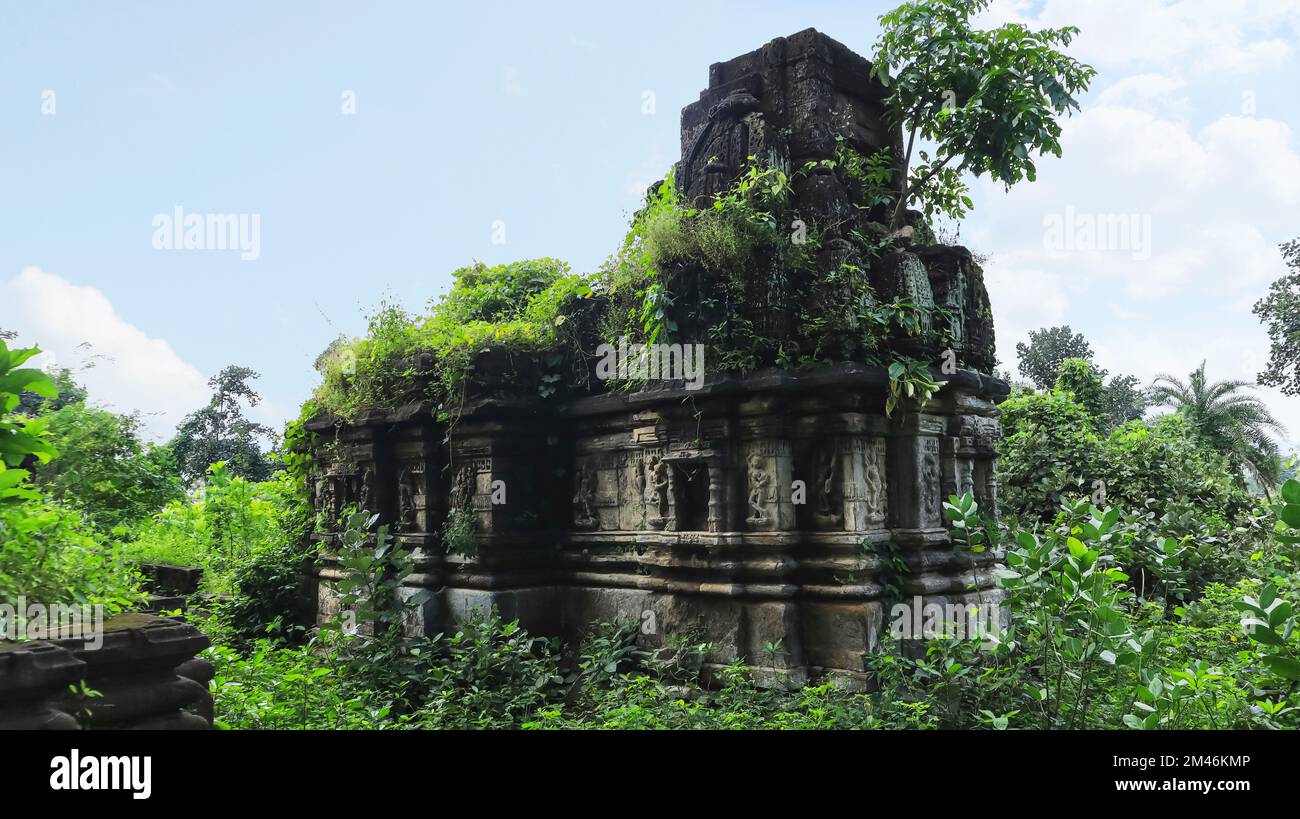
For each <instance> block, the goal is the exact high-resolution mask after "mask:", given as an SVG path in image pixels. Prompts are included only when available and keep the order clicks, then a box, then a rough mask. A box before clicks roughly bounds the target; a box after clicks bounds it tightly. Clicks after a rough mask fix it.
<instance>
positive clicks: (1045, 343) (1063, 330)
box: [1016, 324, 1092, 390]
mask: <svg viewBox="0 0 1300 819" xmlns="http://www.w3.org/2000/svg"><path fill="white" fill-rule="evenodd" d="M1016 355H1017V356H1018V357H1019V358H1020V374H1021V375H1022V376H1024V377H1025V378H1028V379H1029V380H1030V381H1031V382H1033V385H1034V386H1035V387H1037V388H1038V389H1040V390H1046V389H1051V387H1052V386H1053V385H1054V384H1055V383H1056V375H1057V373H1058V372H1060V369H1061V362H1062V361H1065V359H1067V358H1082V359H1084V360H1085V361H1091V360H1092V345H1091V344H1089V343H1088V340H1087V339H1085V338H1084V337H1083V334H1082V333H1076V332H1074V331H1073V330H1071V329H1070V325H1068V324H1064V325H1061V326H1060V327H1047V328H1044V329H1041V330H1030V331H1029V343H1028V344H1025V343H1024V342H1019V343H1017V344H1016Z"/></svg>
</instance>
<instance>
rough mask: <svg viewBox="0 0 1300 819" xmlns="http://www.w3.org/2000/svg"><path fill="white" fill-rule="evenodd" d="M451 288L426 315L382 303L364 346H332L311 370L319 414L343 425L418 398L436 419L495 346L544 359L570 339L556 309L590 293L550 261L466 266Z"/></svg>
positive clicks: (451, 406) (454, 403) (345, 343)
mask: <svg viewBox="0 0 1300 819" xmlns="http://www.w3.org/2000/svg"><path fill="white" fill-rule="evenodd" d="M452 279H453V285H452V289H451V292H450V293H449V294H447V295H446V296H445V297H443V298H442V299H440V300H436V301H433V302H432V303H431V304H430V307H429V312H428V315H426V316H423V317H417V316H411V315H409V314H408V313H407V312H406V311H404V310H402V309H401V308H400V307H396V306H394V305H390V304H383V305H381V306H380V308H379V309H378V311H377V312H376V313H375V314H374V315H372V316H371V317H370V323H369V328H368V331H367V333H366V335H365V336H364V337H363V338H359V339H352V340H344V341H343V342H342V343H336V344H333V345H331V348H330V349H329V350H327V351H326V353H325V355H324V356H323V357H322V359H321V360H320V362H319V369H320V371H321V376H322V383H321V385H320V387H318V388H317V390H316V395H315V400H316V402H317V403H318V405H319V406H320V407H321V408H322V409H326V410H329V411H332V412H335V413H337V414H339V415H342V416H344V417H351V416H353V415H354V414H355V413H356V412H357V411H359V410H360V409H362V408H366V407H384V406H395V405H397V404H400V403H402V402H404V401H413V400H425V399H427V400H432V401H433V402H434V404H435V406H437V407H438V409H439V412H440V413H444V414H445V413H447V412H449V411H450V410H452V409H454V408H455V407H456V406H458V405H459V403H460V401H461V400H462V399H463V397H464V387H465V379H466V377H467V375H468V374H469V373H470V372H471V369H472V367H473V362H474V357H475V355H476V354H477V353H479V352H480V351H482V350H484V349H486V348H492V347H500V348H506V349H510V350H513V351H516V352H519V353H522V354H527V355H534V354H535V355H537V356H538V357H543V356H544V354H546V353H548V352H552V351H554V350H556V349H557V348H558V347H559V346H560V343H561V341H562V340H563V339H566V338H569V336H568V335H567V330H568V328H567V327H566V319H567V315H566V313H565V308H566V307H567V306H568V305H569V304H570V302H572V301H573V300H575V299H583V298H586V297H587V296H589V295H590V293H591V288H590V286H589V285H588V283H587V282H586V281H585V280H584V279H583V278H582V277H580V276H575V275H573V274H571V273H569V267H568V265H567V264H565V263H564V262H560V261H556V260H554V259H535V260H531V261H524V262H514V263H511V264H504V265H497V266H495V267H488V266H487V265H484V264H481V263H475V264H473V265H471V266H469V267H463V268H461V269H459V270H457V271H455V272H454V273H453V274H452Z"/></svg>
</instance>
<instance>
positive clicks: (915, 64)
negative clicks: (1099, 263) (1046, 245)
mask: <svg viewBox="0 0 1300 819" xmlns="http://www.w3.org/2000/svg"><path fill="white" fill-rule="evenodd" d="M988 4H989V0H927V2H923V3H922V2H909V3H905V4H903V5H901V6H899V7H898V8H896V9H894V10H893V11H890V12H888V13H886V14H884V15H882V16H881V18H880V23H881V34H880V38H879V39H878V40H877V41H876V46H875V52H874V55H873V60H872V61H873V63H874V65H873V67H872V73H873V74H874V75H875V76H876V77H877V78H878V79H879V80H880V81H881V82H882V83H884V84H885V85H886V86H887V87H888V88H889V89H890V95H889V98H888V99H887V101H886V102H887V104H888V106H889V112H890V115H891V117H892V119H893V120H894V122H895V123H896V124H899V125H901V126H902V127H903V128H904V131H905V133H906V134H907V139H906V145H905V148H904V155H903V157H902V161H903V167H904V169H906V168H908V167H909V166H911V164H912V154H913V151H914V150H918V148H917V144H918V142H919V141H920V140H926V141H928V142H930V143H932V144H933V145H934V146H935V149H934V155H933V157H932V156H931V155H930V154H929V153H927V152H926V151H923V150H921V151H919V154H918V155H919V158H920V161H919V162H918V163H916V165H915V166H914V167H911V172H910V174H906V175H905V176H904V178H903V180H902V184H901V196H899V199H898V202H897V204H896V205H895V208H894V214H893V218H892V224H891V227H897V226H899V224H900V223H901V222H902V219H903V216H904V213H905V211H906V207H907V204H908V202H909V200H911V199H916V200H917V201H918V203H919V204H920V205H921V208H922V210H924V211H925V215H926V218H927V219H928V218H930V217H931V216H932V215H933V213H935V212H936V211H937V212H940V213H943V214H945V215H947V216H949V217H951V218H954V219H960V218H962V217H963V216H964V215H965V212H966V211H967V210H968V209H969V208H970V206H971V202H970V198H969V197H968V196H967V189H966V186H965V184H964V183H963V182H962V180H961V175H962V174H963V173H965V172H970V173H973V174H974V175H976V176H980V175H982V174H984V173H988V174H989V175H990V176H991V177H992V178H993V179H995V180H997V181H999V182H1002V183H1003V184H1004V185H1006V186H1007V187H1010V186H1011V185H1013V184H1015V183H1017V182H1019V181H1020V180H1021V179H1024V178H1027V179H1029V181H1031V182H1032V181H1033V180H1034V178H1035V176H1036V173H1037V172H1036V169H1035V167H1034V159H1033V155H1034V154H1040V155H1041V154H1044V153H1051V154H1054V155H1056V156H1060V155H1061V145H1060V142H1059V138H1060V135H1061V126H1060V125H1059V124H1058V123H1057V122H1056V118H1057V117H1058V116H1060V115H1061V114H1064V113H1067V112H1068V111H1069V110H1070V109H1077V108H1078V107H1079V104H1078V101H1077V100H1076V99H1075V95H1076V94H1079V93H1082V92H1083V91H1086V90H1087V88H1088V83H1089V82H1091V80H1092V78H1093V76H1094V75H1095V74H1096V71H1095V70H1094V69H1093V68H1091V67H1090V66H1087V65H1084V64H1082V63H1080V62H1078V61H1077V60H1075V59H1073V58H1071V57H1067V56H1066V55H1064V54H1062V53H1060V52H1059V51H1057V50H1056V49H1057V48H1058V47H1065V46H1068V45H1069V44H1070V41H1071V39H1073V37H1074V35H1075V34H1077V33H1078V29H1077V28H1074V27H1072V26H1067V27H1064V28H1057V29H1043V30H1041V31H1032V30H1030V29H1029V28H1027V27H1025V26H1023V25H1021V24H1019V23H1008V24H1006V25H1003V26H1001V27H999V28H996V29H991V30H977V29H972V28H971V25H970V18H971V17H972V16H973V15H974V14H977V13H978V12H980V11H983V10H984V9H985V8H986V7H987V6H988ZM1049 383H1050V382H1049Z"/></svg>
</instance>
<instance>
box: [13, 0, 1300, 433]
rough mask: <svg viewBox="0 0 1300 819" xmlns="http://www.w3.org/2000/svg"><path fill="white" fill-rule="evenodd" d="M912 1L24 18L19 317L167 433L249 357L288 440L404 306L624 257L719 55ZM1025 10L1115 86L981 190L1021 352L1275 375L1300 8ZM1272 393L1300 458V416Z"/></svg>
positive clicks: (996, 11)
mask: <svg viewBox="0 0 1300 819" xmlns="http://www.w3.org/2000/svg"><path fill="white" fill-rule="evenodd" d="M891 5H893V4H892V3H863V2H858V3H848V2H845V3H799V4H791V3H776V2H773V3H763V2H752V0H751V2H745V3H727V2H716V3H708V2H690V3H674V2H661V3H654V4H637V5H635V6H633V5H630V4H611V3H592V4H536V3H509V2H494V3H464V4H435V3H378V4H374V7H373V8H371V7H369V4H367V5H363V4H355V3H349V4H343V3H338V4H334V3H324V4H318V5H314V6H309V5H308V4H306V3H301V4H285V3H276V4H271V3H239V2H222V3H220V4H217V3H207V4H202V5H200V4H166V3H130V4H113V5H112V6H110V5H109V4H103V3H85V4H76V3H41V4H23V5H19V4H10V5H7V6H6V7H5V9H4V10H3V11H2V12H0V195H3V197H4V200H5V203H6V207H5V209H4V218H3V219H0V327H4V328H9V329H15V330H18V331H19V333H20V341H23V342H27V343H39V344H41V345H42V346H43V347H44V348H46V349H48V350H50V351H51V352H52V354H53V356H54V358H55V360H57V362H58V363H60V364H65V365H75V364H76V363H78V362H79V361H80V360H81V359H83V358H84V357H85V355H86V353H85V352H84V351H79V350H78V349H77V345H78V344H80V343H81V342H90V343H91V344H92V345H93V350H94V352H96V353H98V354H101V355H104V356H109V357H110V358H111V360H100V363H99V364H98V365H97V366H96V367H95V369H94V370H91V371H88V372H86V373H85V374H84V379H85V380H86V381H87V382H88V384H89V386H90V387H91V390H92V394H93V396H95V397H97V398H98V399H99V400H100V401H101V402H102V403H104V404H107V405H110V406H113V407H114V408H116V409H119V410H130V409H139V410H142V411H144V412H146V413H150V414H151V415H150V419H151V420H150V425H151V429H152V430H153V431H154V433H155V434H157V435H165V434H167V433H168V432H169V431H170V429H171V427H172V426H173V425H174V424H175V423H176V422H177V421H179V420H180V417H181V416H182V415H183V414H184V412H186V411H188V410H190V409H193V408H194V407H196V406H197V405H198V404H200V403H202V401H203V400H205V398H206V393H207V390H206V387H205V385H204V381H205V379H206V377H207V376H208V375H210V374H211V373H213V372H215V371H216V370H218V369H220V368H221V367H222V366H223V365H225V364H229V363H238V364H244V365H247V366H251V367H254V368H256V369H258V370H259V371H260V372H261V373H262V379H261V380H260V382H259V385H258V386H259V387H260V389H261V391H262V392H263V393H264V395H265V396H266V399H267V401H266V404H265V405H264V406H263V407H260V408H259V409H258V414H259V415H260V416H261V417H262V418H263V419H264V420H268V421H274V422H279V421H281V420H283V419H284V418H286V417H289V416H291V415H293V414H296V408H297V406H298V404H299V403H300V402H301V401H302V400H303V399H305V398H306V397H308V395H309V394H310V391H311V389H312V387H313V385H314V384H315V381H316V374H315V372H314V371H313V370H312V368H311V362H312V360H313V359H314V357H315V356H316V354H317V353H318V352H319V351H320V350H321V349H322V348H323V347H324V346H325V344H327V343H328V342H329V340H330V339H331V338H333V337H334V336H336V335H338V334H339V333H340V332H341V333H345V334H349V335H352V334H357V333H359V332H361V331H362V329H363V328H364V314H365V312H366V310H368V309H369V308H370V307H372V306H373V305H375V304H376V303H377V302H378V301H379V300H380V299H381V298H389V299H392V300H395V301H397V302H400V303H402V304H404V305H406V306H408V307H410V308H420V307H421V306H422V305H423V304H424V303H425V302H426V301H427V300H428V298H429V297H431V296H434V295H436V294H439V293H442V292H445V290H446V289H447V287H448V285H449V283H450V273H451V271H452V270H454V269H455V268H456V267H459V266H461V265H463V264H466V263H468V262H470V261H471V260H474V259H479V260H482V261H486V262H490V263H494V262H500V261H507V260H511V259H520V258H531V257H537V256H554V257H558V258H563V259H566V260H568V261H569V262H570V263H572V265H573V266H574V268H575V269H577V270H591V269H593V268H594V267H595V266H596V265H598V264H599V262H600V261H601V260H602V259H603V258H604V257H605V256H606V255H607V254H608V253H609V252H610V250H611V249H612V248H613V247H614V246H615V245H616V243H617V242H618V241H619V240H620V238H621V237H622V235H623V231H624V229H625V226H626V222H627V217H628V215H629V213H630V211H631V209H632V208H633V207H634V206H635V205H636V203H637V200H638V198H639V194H640V191H641V190H643V189H644V187H645V185H646V184H647V183H648V182H649V181H651V180H652V179H654V178H656V177H658V176H660V175H661V174H662V173H663V172H664V170H666V168H667V167H668V166H669V165H670V164H671V163H672V162H673V161H674V160H675V159H676V158H677V154H678V149H679V146H678V114H679V111H680V109H681V107H682V106H683V105H685V104H687V103H688V102H691V101H692V100H694V99H695V98H696V97H697V95H698V94H699V92H700V91H701V90H702V89H703V88H704V86H705V85H706V84H707V79H708V66H709V64H710V63H712V62H716V61H719V60H723V59H727V58H730V57H732V56H735V55H737V54H740V53H743V52H745V51H748V50H751V49H753V48H756V47H758V46H759V45H761V44H763V43H765V42H766V41H768V40H770V39H771V38H772V37H775V36H779V35H783V34H790V33H793V32H795V31H798V30H801V29H803V28H807V27H809V26H814V27H816V28H819V29H821V30H822V31H824V32H826V33H828V34H830V35H831V36H833V37H836V38H837V39H839V40H841V41H842V42H844V43H846V44H847V45H849V46H850V47H852V48H854V49H856V50H858V51H861V52H864V53H865V52H867V51H868V50H869V48H870V45H871V43H872V41H873V40H874V38H875V34H876V31H877V25H876V16H877V15H878V14H879V13H880V12H882V11H884V10H885V9H887V8H888V7H890V6H891ZM308 8H311V9H312V11H310V12H309V11H307V9H308ZM1008 19H1019V20H1023V21H1025V22H1028V23H1030V24H1031V25H1061V24H1065V23H1075V24H1078V25H1079V26H1081V27H1082V28H1083V29H1084V32H1083V35H1082V36H1081V37H1080V39H1079V40H1078V42H1077V47H1076V49H1074V51H1075V53H1076V54H1077V55H1078V56H1079V57H1080V58H1081V59H1084V60H1086V61H1088V62H1091V63H1092V64H1093V65H1095V66H1096V67H1097V68H1098V69H1099V71H1100V72H1101V73H1100V75H1099V77H1098V78H1097V80H1096V82H1095V83H1094V87H1093V90H1092V91H1091V92H1090V93H1089V94H1088V96H1087V97H1086V99H1085V104H1084V111H1083V112H1082V114H1081V115H1076V116H1075V117H1074V118H1072V119H1071V120H1070V121H1069V123H1068V124H1067V129H1066V134H1065V155H1064V157H1063V159H1061V160H1056V159H1051V160H1046V161H1044V162H1043V163H1042V166H1041V169H1040V170H1041V174H1040V179H1039V181H1038V182H1037V183H1035V184H1032V185H1025V186H1021V187H1018V188H1016V189H1014V190H1013V191H1012V192H1011V193H1009V194H1007V193H1004V192H1002V191H1001V190H1000V188H996V187H992V186H989V185H986V184H984V183H980V182H977V183H976V184H975V186H974V193H975V200H976V209H975V213H974V215H973V216H972V218H971V219H969V220H968V222H967V224H965V225H964V226H963V227H962V233H961V235H962V238H963V240H964V241H965V242H966V243H967V244H969V245H970V246H971V247H972V248H973V249H975V250H977V251H979V252H982V253H988V254H991V259H990V261H989V263H988V265H987V272H988V279H989V286H990V291H991V296H992V300H993V306H994V315H995V319H996V322H997V327H998V339H999V352H1000V355H1001V358H1002V359H1003V361H1004V364H1005V365H1006V366H1012V367H1013V366H1014V349H1013V348H1014V344H1015V342H1016V341H1018V340H1022V339H1023V337H1024V334H1025V333H1026V331H1027V330H1029V329H1033V328H1036V327H1039V326H1045V325H1049V324H1054V323H1062V322H1065V323H1069V324H1071V325H1072V326H1073V327H1074V328H1075V329H1076V330H1080V331H1082V332H1084V333H1085V334H1086V335H1087V336H1088V337H1089V339H1090V340H1092V342H1093V346H1094V347H1095V348H1096V350H1097V353H1098V358H1099V360H1100V363H1101V364H1102V365H1103V366H1106V367H1109V368H1110V369H1111V370H1112V371H1116V372H1132V373H1135V374H1137V375H1139V376H1140V377H1142V378H1144V379H1146V378H1149V377H1150V376H1151V375H1152V374H1154V373H1155V372H1157V371H1161V370H1173V371H1175V372H1179V373H1185V372H1187V371H1188V370H1190V369H1192V368H1193V367H1194V366H1195V365H1196V364H1197V363H1199V361H1200V359H1201V358H1203V357H1204V358H1208V359H1209V361H1210V374H1211V376H1217V377H1220V378H1226V377H1252V378H1253V371H1254V370H1257V369H1258V368H1259V367H1262V366H1263V365H1264V363H1265V361H1266V359H1267V341H1266V338H1265V336H1264V334H1263V331H1262V330H1261V329H1260V327H1259V325H1258V322H1257V321H1256V320H1255V319H1254V317H1253V316H1251V315H1250V305H1251V304H1252V303H1253V301H1254V300H1255V299H1257V298H1258V297H1259V296H1260V295H1262V293H1263V292H1264V291H1265V289H1266V288H1267V285H1268V283H1269V281H1271V280H1272V279H1273V278H1275V277H1276V276H1277V275H1279V274H1280V273H1281V272H1282V267H1281V263H1280V261H1279V257H1278V254H1277V252H1276V249H1275V245H1276V244H1277V242H1279V241H1282V240H1284V239H1287V238H1291V237H1292V236H1294V235H1296V234H1300V218H1297V217H1300V154H1298V153H1297V152H1298V151H1300V146H1298V145H1297V141H1296V138H1295V136H1294V132H1295V130H1296V128H1297V127H1300V114H1297V108H1296V103H1295V96H1294V81H1295V78H1296V77H1297V76H1298V72H1297V59H1300V57H1298V56H1297V50H1298V48H1300V3H1297V2H1291V1H1290V0H1288V1H1287V2H1259V3H1234V2H1190V0H1184V2H1177V3H1162V2H1158V0H1128V1H1126V2H1118V1H1117V2H1110V0H1097V2H1086V3H1065V2H1046V3H1021V2H1002V3H996V4H995V5H994V7H993V9H992V10H991V11H990V12H989V14H988V16H987V20H988V22H989V23H998V22H1001V21H1004V20H1008ZM50 92H52V96H51V93H50ZM345 92H352V94H354V95H355V110H356V113H355V114H346V113H344V112H343V110H342V109H343V103H344V94H345ZM647 93H649V94H650V95H653V97H652V98H653V111H652V112H647V111H646V100H647V99H648V97H647ZM51 102H52V103H53V108H52V109H51V108H50V105H49V104H50V103H51ZM178 205H179V206H181V207H183V208H184V209H185V210H186V211H187V212H197V213H209V212H211V213H247V214H257V215H258V216H259V217H260V226H261V253H260V256H259V257H258V258H257V259H256V260H253V261H242V260H241V259H240V257H239V254H238V253H237V252H233V251H184V252H177V251H164V250H157V249H155V248H154V247H153V244H152V241H151V239H152V235H153V227H152V220H153V218H154V216H155V215H156V214H159V213H170V212H171V211H172V209H173V208H174V207H175V206H178ZM1067 209H1068V210H1067ZM1066 214H1072V215H1071V216H1070V218H1072V219H1075V220H1076V221H1077V220H1078V219H1079V218H1084V219H1087V218H1092V217H1094V216H1104V215H1107V214H1109V215H1125V216H1127V215H1134V216H1137V217H1142V218H1145V220H1146V223H1147V224H1149V225H1150V233H1149V236H1148V238H1149V240H1150V241H1149V247H1148V248H1147V250H1148V251H1149V252H1148V253H1145V254H1143V253H1134V252H1131V251H1132V248H1128V247H1123V248H1106V247H1102V248H1098V249H1096V250H1091V251H1089V250H1084V251H1079V250H1060V249H1058V248H1056V247H1054V246H1051V244H1050V242H1047V241H1046V240H1045V238H1044V236H1045V220H1047V219H1050V218H1051V217H1052V216H1053V215H1066ZM1080 215H1081V216H1080ZM497 220H500V221H502V222H504V225H505V235H506V241H505V243H504V244H494V243H493V241H492V227H493V223H494V222H495V221H497ZM1139 223H1141V222H1139ZM1139 256H1145V257H1144V258H1136V257H1139ZM1247 370H1250V372H1249V373H1247ZM1267 396H1268V398H1269V401H1270V404H1271V405H1272V406H1273V408H1274V409H1275V411H1276V412H1277V413H1278V414H1279V415H1281V416H1282V417H1283V418H1284V420H1286V421H1287V422H1288V425H1289V426H1290V427H1291V437H1293V438H1300V400H1297V399H1286V398H1282V397H1281V396H1278V395H1275V394H1273V393H1267Z"/></svg>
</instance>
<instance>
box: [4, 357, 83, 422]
mask: <svg viewBox="0 0 1300 819" xmlns="http://www.w3.org/2000/svg"><path fill="white" fill-rule="evenodd" d="M46 375H48V376H49V377H50V381H51V382H53V384H54V389H55V390H56V394H55V395H53V396H45V395H41V394H40V393H36V392H25V393H23V394H22V396H21V397H20V398H19V399H18V412H20V413H22V414H23V415H39V414H41V413H42V412H53V411H54V410H60V409H63V408H64V407H66V406H68V405H70V404H76V403H79V402H82V401H85V400H86V397H87V392H86V388H85V387H83V386H81V385H80V384H78V383H77V382H76V380H74V379H73V377H72V370H69V369H68V368H67V367H60V368H59V369H57V370H53V371H46Z"/></svg>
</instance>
